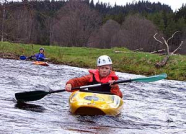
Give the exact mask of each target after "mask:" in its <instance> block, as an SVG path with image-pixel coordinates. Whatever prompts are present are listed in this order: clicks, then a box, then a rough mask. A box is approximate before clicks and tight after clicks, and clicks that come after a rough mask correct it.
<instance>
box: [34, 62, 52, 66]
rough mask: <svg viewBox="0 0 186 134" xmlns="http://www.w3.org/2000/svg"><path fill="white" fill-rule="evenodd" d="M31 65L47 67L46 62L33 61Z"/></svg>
mask: <svg viewBox="0 0 186 134" xmlns="http://www.w3.org/2000/svg"><path fill="white" fill-rule="evenodd" d="M33 64H35V65H41V66H49V65H48V63H47V62H43V61H34V62H33Z"/></svg>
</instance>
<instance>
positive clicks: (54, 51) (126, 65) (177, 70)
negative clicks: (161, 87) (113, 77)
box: [0, 42, 186, 80]
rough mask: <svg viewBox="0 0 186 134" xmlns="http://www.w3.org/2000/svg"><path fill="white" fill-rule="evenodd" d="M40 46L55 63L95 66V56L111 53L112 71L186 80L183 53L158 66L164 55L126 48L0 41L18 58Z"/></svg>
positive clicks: (3, 49)
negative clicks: (164, 75) (42, 44)
mask: <svg viewBox="0 0 186 134" xmlns="http://www.w3.org/2000/svg"><path fill="white" fill-rule="evenodd" d="M40 47H44V48H45V55H46V57H47V58H50V62H52V63H56V64H66V65H71V66H78V67H85V68H95V67H96V59H97V58H98V57H99V56H100V55H104V54H106V55H108V56H110V57H111V59H112V61H113V68H114V70H115V71H119V72H125V73H134V74H144V75H155V74H160V73H167V74H168V79H175V80H186V73H185V72H186V56H183V55H173V56H171V57H170V59H169V61H168V64H167V65H166V66H165V67H163V68H160V69H157V68H156V67H155V66H154V64H155V63H156V62H158V61H161V60H162V59H163V58H164V56H160V55H157V54H150V53H146V52H133V51H130V50H128V49H126V48H112V49H97V48H85V47H59V46H41V45H33V44H29V45H28V44H17V43H9V42H0V53H3V54H8V53H10V54H13V55H15V56H16V57H17V58H19V56H20V55H25V56H30V55H32V54H34V53H37V52H38V50H39V48H40ZM117 51H119V52H117Z"/></svg>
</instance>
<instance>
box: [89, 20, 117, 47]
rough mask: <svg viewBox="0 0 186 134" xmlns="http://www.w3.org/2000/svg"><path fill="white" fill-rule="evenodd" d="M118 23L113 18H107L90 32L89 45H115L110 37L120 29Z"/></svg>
mask: <svg viewBox="0 0 186 134" xmlns="http://www.w3.org/2000/svg"><path fill="white" fill-rule="evenodd" d="M120 27H121V26H120V24H118V23H117V22H116V21H114V20H108V21H107V22H106V23H105V24H104V25H103V26H102V27H101V28H100V29H99V30H98V31H96V32H94V34H92V36H91V38H90V39H89V46H90V47H98V48H111V47H114V46H115V42H113V40H112V38H113V37H114V35H116V34H117V32H118V31H119V30H120V29H121V28H120Z"/></svg>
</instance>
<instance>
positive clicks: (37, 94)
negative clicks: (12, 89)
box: [15, 73, 167, 102]
mask: <svg viewBox="0 0 186 134" xmlns="http://www.w3.org/2000/svg"><path fill="white" fill-rule="evenodd" d="M166 77H167V74H165V73H163V74H160V75H154V76H150V77H143V78H135V79H129V80H118V81H115V82H114V83H113V84H119V83H124V82H132V81H136V82H153V81H158V80H161V79H164V78H166ZM108 84H110V83H104V84H94V85H87V86H81V87H75V88H72V90H80V91H85V92H94V91H88V90H83V89H85V88H89V87H100V86H103V85H108ZM65 91H66V90H65V89H62V90H56V91H43V90H38V91H28V92H22V93H15V97H16V99H17V101H23V102H26V101H36V100H40V99H42V98H43V97H45V96H46V95H48V94H52V93H58V92H65ZM96 93H103V94H105V92H99V91H96ZM106 94H108V93H106Z"/></svg>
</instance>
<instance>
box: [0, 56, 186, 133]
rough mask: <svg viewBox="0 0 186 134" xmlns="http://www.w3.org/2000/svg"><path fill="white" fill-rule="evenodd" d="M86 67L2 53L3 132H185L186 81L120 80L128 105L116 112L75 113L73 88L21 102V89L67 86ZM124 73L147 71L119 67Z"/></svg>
mask: <svg viewBox="0 0 186 134" xmlns="http://www.w3.org/2000/svg"><path fill="white" fill-rule="evenodd" d="M87 73H88V71H87V69H82V68H76V67H70V66H64V65H54V64H50V66H48V67H44V66H37V65H33V64H32V62H29V61H18V60H7V59H0V108H1V109H0V133H3V134H12V133H15V134H25V133H32V134H33V133H34V134H47V133H48V134H49V133H52V134H61V133H66V134H69V133H72V134H80V133H81V134H82V133H85V134H87V133H99V134H113V133H117V134H126V133H137V134H153V133H154V134H165V133H167V134H175V133H176V134H182V133H185V132H186V116H185V115H186V95H185V93H186V89H185V87H186V82H181V81H170V80H161V81H158V82H151V83H139V82H138V83H135V82H132V83H125V84H120V88H121V90H122V92H123V94H124V98H123V99H124V102H125V104H124V108H123V111H122V113H121V114H120V115H119V116H117V117H110V116H93V117H91V116H78V115H71V114H70V112H69V106H68V97H69V95H70V93H68V92H62V93H56V94H52V95H49V96H46V97H44V98H43V99H41V100H38V101H35V102H30V103H29V104H25V105H18V104H17V103H16V101H15V99H14V95H15V93H17V92H23V91H33V90H46V91H48V90H50V89H52V90H58V89H63V88H64V86H65V83H66V82H67V81H68V80H69V79H70V78H73V77H79V76H83V75H85V74H87ZM117 75H118V76H119V78H120V79H131V78H138V77H143V76H139V75H133V74H126V73H119V72H117Z"/></svg>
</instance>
